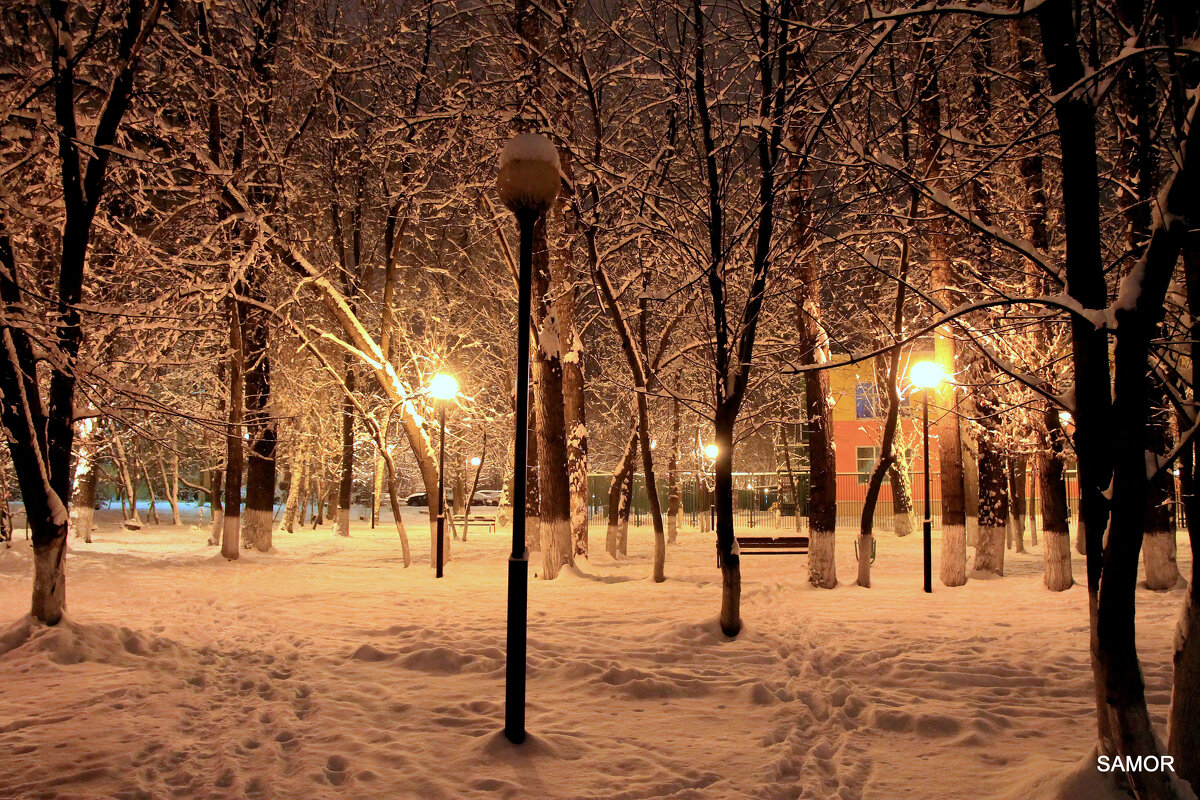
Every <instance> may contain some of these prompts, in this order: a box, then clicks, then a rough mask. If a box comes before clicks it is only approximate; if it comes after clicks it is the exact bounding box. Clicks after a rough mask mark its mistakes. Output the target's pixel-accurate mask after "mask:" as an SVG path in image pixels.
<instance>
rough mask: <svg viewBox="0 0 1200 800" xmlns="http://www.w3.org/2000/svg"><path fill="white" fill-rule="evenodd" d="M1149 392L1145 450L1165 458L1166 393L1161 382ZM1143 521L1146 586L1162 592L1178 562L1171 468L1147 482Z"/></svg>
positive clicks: (1176, 571) (1173, 577) (1167, 441)
mask: <svg viewBox="0 0 1200 800" xmlns="http://www.w3.org/2000/svg"><path fill="white" fill-rule="evenodd" d="M1148 393H1149V395H1150V418H1149V420H1148V421H1147V430H1146V435H1147V439H1148V448H1147V450H1148V452H1150V453H1153V454H1155V455H1156V456H1158V457H1160V458H1165V457H1166V455H1167V454H1168V453H1169V452H1170V451H1171V449H1172V447H1173V442H1172V437H1171V419H1170V416H1169V412H1168V410H1167V398H1166V394H1165V392H1164V390H1163V388H1162V386H1161V385H1154V386H1151V387H1150V388H1149V389H1148ZM1145 520H1146V523H1145V524H1146V529H1145V534H1144V538H1143V539H1142V561H1143V563H1144V565H1145V567H1146V588H1147V589H1152V590H1154V591H1165V590H1167V589H1171V588H1173V587H1174V586H1175V584H1176V583H1178V582H1179V564H1178V563H1177V562H1176V560H1175V547H1176V545H1175V533H1176V531H1175V476H1174V475H1172V474H1171V471H1170V470H1166V469H1163V470H1159V471H1158V474H1157V475H1155V476H1154V478H1153V479H1152V480H1151V481H1150V482H1149V483H1148V484H1147V487H1146V513H1145Z"/></svg>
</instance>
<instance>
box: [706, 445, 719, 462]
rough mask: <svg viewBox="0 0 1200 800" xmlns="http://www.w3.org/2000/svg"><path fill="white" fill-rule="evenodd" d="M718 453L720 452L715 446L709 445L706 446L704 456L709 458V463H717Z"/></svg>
mask: <svg viewBox="0 0 1200 800" xmlns="http://www.w3.org/2000/svg"><path fill="white" fill-rule="evenodd" d="M718 452H720V451H719V450H717V446H716V445H715V444H708V445H705V446H704V455H706V456H708V460H709V461H716V460H717V453H718Z"/></svg>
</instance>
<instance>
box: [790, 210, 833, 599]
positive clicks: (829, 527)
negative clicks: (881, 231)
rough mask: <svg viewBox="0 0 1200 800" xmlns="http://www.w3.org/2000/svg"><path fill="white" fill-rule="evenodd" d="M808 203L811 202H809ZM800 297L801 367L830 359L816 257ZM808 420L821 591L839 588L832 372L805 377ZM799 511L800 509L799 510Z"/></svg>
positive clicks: (815, 570) (811, 574)
mask: <svg viewBox="0 0 1200 800" xmlns="http://www.w3.org/2000/svg"><path fill="white" fill-rule="evenodd" d="M805 202H806V201H805ZM799 270H800V275H799V286H798V287H797V296H796V312H797V317H796V323H797V324H796V341H797V348H798V350H799V352H800V357H801V359H802V363H806V364H823V363H826V362H827V361H829V340H828V337H826V335H825V330H824V328H822V327H821V316H820V314H821V311H820V281H819V274H818V272H817V262H816V259H815V258H813V257H808V258H804V259H801V261H800V265H799ZM804 410H805V415H806V418H807V421H808V431H809V433H808V535H809V547H808V579H809V581H810V582H811V583H812V585H813V586H816V587H817V588H820V589H832V588H834V587H835V586H837V584H838V579H837V560H836V553H835V550H836V545H837V536H836V533H835V530H836V528H837V453H836V446H835V444H834V441H833V395H832V394H831V393H830V390H829V373H828V372H827V371H825V370H819V371H814V372H806V373H804ZM797 513H799V509H797Z"/></svg>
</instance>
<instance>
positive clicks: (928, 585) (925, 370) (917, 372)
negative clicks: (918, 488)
mask: <svg viewBox="0 0 1200 800" xmlns="http://www.w3.org/2000/svg"><path fill="white" fill-rule="evenodd" d="M945 378H946V373H945V372H943V371H942V367H941V365H940V364H938V363H937V362H936V361H918V362H917V363H916V364H913V367H912V370H911V371H910V372H909V379H910V380H911V381H912V384H913V386H916V387H917V388H919V389H921V390H922V392H921V397H922V401H923V402H922V409H921V435H922V441H923V442H924V463H925V520H924V525H923V534H924V539H923V541H922V546H923V547H924V550H925V554H924V555H925V560H924V563H925V591H926V593H930V592H932V591H933V514H932V506H931V504H930V501H929V471H930V470H929V390H930V389H936V388H937V387H938V386H939V385H940V384H941V382H942V381H943V380H945Z"/></svg>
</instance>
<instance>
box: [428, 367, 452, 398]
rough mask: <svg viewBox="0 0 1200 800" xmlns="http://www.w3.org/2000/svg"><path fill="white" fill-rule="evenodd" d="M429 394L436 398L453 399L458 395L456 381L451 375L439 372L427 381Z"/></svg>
mask: <svg viewBox="0 0 1200 800" xmlns="http://www.w3.org/2000/svg"><path fill="white" fill-rule="evenodd" d="M429 394H430V396H431V397H435V398H437V399H438V400H453V399H454V398H455V397H456V396H457V395H458V381H457V380H455V379H454V376H453V375H447V374H446V373H444V372H440V373H438V374H437V375H434V376H433V380H431V381H429Z"/></svg>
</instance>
